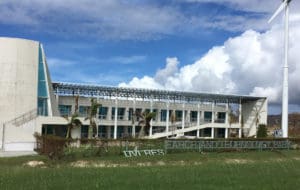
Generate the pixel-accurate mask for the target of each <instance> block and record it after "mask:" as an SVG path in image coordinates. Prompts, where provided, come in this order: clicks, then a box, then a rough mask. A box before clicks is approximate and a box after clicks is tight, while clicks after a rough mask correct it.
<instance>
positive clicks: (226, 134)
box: [225, 128, 228, 139]
mask: <svg viewBox="0 0 300 190" xmlns="http://www.w3.org/2000/svg"><path fill="white" fill-rule="evenodd" d="M227 138H228V128H225V139H227Z"/></svg>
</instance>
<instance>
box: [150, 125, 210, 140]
mask: <svg viewBox="0 0 300 190" xmlns="http://www.w3.org/2000/svg"><path fill="white" fill-rule="evenodd" d="M207 127H211V123H203V124H200V125H199V126H197V125H193V126H187V127H185V128H184V129H177V127H176V126H175V127H171V128H169V131H168V132H166V131H162V132H158V133H155V134H153V135H152V136H149V137H148V139H158V138H163V137H169V136H174V135H175V136H182V134H184V133H187V132H191V131H196V130H199V129H204V128H207Z"/></svg>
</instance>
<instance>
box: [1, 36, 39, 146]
mask: <svg viewBox="0 0 300 190" xmlns="http://www.w3.org/2000/svg"><path fill="white" fill-rule="evenodd" d="M38 61H39V42H35V41H31V40H24V39H17V38H4V37H0V126H1V127H0V129H1V135H0V137H1V143H0V144H2V139H3V138H2V136H3V135H2V134H3V131H2V129H3V123H5V122H7V121H10V120H12V119H14V118H16V117H18V116H21V115H23V114H24V113H27V112H29V111H30V110H33V109H37V94H38V93H37V90H38V89H37V84H38ZM33 129H34V124H24V125H23V126H20V127H16V126H10V125H7V126H6V129H5V138H4V139H5V147H4V148H5V150H32V149H33V141H35V140H34V138H33ZM24 143H25V144H30V145H27V146H28V147H27V146H25V144H24ZM24 146H25V147H24Z"/></svg>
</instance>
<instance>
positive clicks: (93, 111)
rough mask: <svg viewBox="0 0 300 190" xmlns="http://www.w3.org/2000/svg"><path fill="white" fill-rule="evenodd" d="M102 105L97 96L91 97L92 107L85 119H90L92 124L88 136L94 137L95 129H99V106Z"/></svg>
mask: <svg viewBox="0 0 300 190" xmlns="http://www.w3.org/2000/svg"><path fill="white" fill-rule="evenodd" d="M101 106H102V105H101V104H99V103H98V102H97V100H96V99H95V98H92V99H91V107H90V108H89V110H88V116H87V117H86V118H85V119H84V120H90V126H89V130H88V138H89V139H91V138H92V137H93V131H94V129H97V122H96V116H97V112H98V108H99V107H101Z"/></svg>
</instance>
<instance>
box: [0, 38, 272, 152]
mask: <svg viewBox="0 0 300 190" xmlns="http://www.w3.org/2000/svg"><path fill="white" fill-rule="evenodd" d="M0 68H1V69H2V74H1V75H0V88H1V91H0V106H1V107H0V108H1V109H0V131H1V133H0V137H1V138H0V139H1V142H0V143H1V148H2V150H5V151H30V150H33V149H34V147H35V139H34V137H33V134H34V133H35V132H37V133H41V134H53V135H60V136H64V135H65V132H66V124H67V120H66V119H65V118H63V117H62V116H70V115H71V114H73V113H74V112H75V106H76V103H75V97H76V96H79V99H78V108H79V111H78V112H79V116H80V117H79V118H80V120H81V121H82V123H83V125H82V126H81V127H78V128H75V129H73V130H72V132H71V135H72V137H73V138H85V137H86V135H87V134H86V133H87V128H88V126H89V121H88V120H85V117H86V116H87V115H86V114H87V112H86V111H87V110H88V107H89V106H90V100H91V98H95V99H96V100H97V101H98V102H99V103H100V104H101V105H102V108H101V109H98V113H97V117H96V123H97V125H98V127H97V131H96V132H95V135H94V136H95V138H114V139H116V138H122V137H136V136H137V133H138V132H139V130H140V126H139V121H138V119H139V118H137V117H135V116H134V113H137V112H144V111H147V112H155V113H156V117H155V119H154V120H152V121H151V126H150V129H149V134H147V135H146V136H145V137H144V138H180V137H183V136H185V137H188V138H229V137H233V136H235V137H242V133H243V135H244V136H248V137H249V136H255V134H256V130H257V126H258V124H266V123H267V111H268V110H267V99H266V98H264V97H250V96H235V95H216V94H201V93H188V92H174V91H159V90H143V89H125V88H115V87H101V86H88V85H76V84H75V85H69V84H67V83H61V84H58V83H52V82H51V77H50V73H49V70H48V66H47V61H46V56H45V53H44V51H43V46H42V45H41V44H40V43H39V42H35V41H30V40H24V39H15V38H0ZM102 91H103V92H102ZM121 92H123V94H122V93H121ZM141 92H142V93H144V94H142V95H141V94H140V96H139V97H136V96H135V95H136V94H138V93H141ZM234 108H236V109H237V110H236V111H235V112H234V113H236V116H235V117H236V119H235V120H234V122H232V121H231V119H230V117H231V116H230V113H232V112H233V111H234V110H233V109H234ZM132 118H134V119H132ZM233 134H234V135H233Z"/></svg>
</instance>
